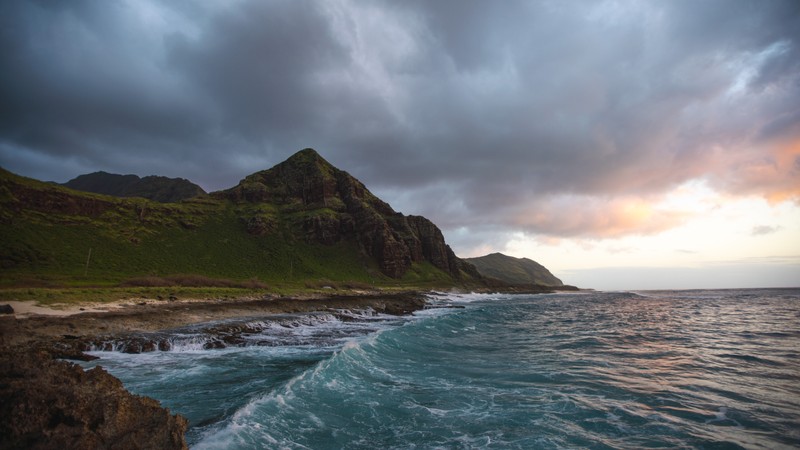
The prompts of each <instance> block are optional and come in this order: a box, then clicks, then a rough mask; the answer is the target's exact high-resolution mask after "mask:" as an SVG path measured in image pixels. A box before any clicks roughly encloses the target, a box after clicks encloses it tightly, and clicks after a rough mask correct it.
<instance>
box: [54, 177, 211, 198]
mask: <svg viewBox="0 0 800 450" xmlns="http://www.w3.org/2000/svg"><path fill="white" fill-rule="evenodd" d="M64 186H66V187H68V188H70V189H75V190H78V191H84V192H94V193H95V194H104V195H113V196H115V197H142V198H146V199H148V200H154V201H157V202H161V203H173V202H178V201H181V200H186V199H189V198H192V197H197V196H198V195H203V194H205V191H204V190H203V188H201V187H200V186H198V185H196V184H194V183H192V182H191V181H189V180H185V179H183V178H167V177H160V176H147V177H144V178H139V177H138V176H136V175H118V174H114V173H107V172H94V173H89V174H86V175H81V176H79V177H77V178H73V179H72V180H69V181H67V182H66V183H64Z"/></svg>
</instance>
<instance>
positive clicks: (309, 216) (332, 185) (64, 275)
mask: <svg viewBox="0 0 800 450" xmlns="http://www.w3.org/2000/svg"><path fill="white" fill-rule="evenodd" d="M0 236H2V237H1V238H0V267H2V270H0V286H12V285H36V284H42V283H45V284H47V283H50V284H70V285H75V284H94V285H97V284H114V283H118V282H121V281H124V280H126V279H129V278H132V277H146V276H157V277H165V276H170V275H176V274H196V275H201V276H206V277H215V278H227V279H233V280H250V279H254V278H255V279H257V280H259V281H264V282H267V283H276V284H292V283H302V282H303V280H330V281H333V282H337V283H343V282H363V283H369V284H385V285H392V284H402V285H417V286H420V285H430V286H452V285H454V284H462V283H471V282H476V281H477V282H480V280H481V276H480V275H479V274H478V272H477V271H476V270H475V268H474V267H473V266H472V265H470V264H468V263H465V262H464V261H463V260H461V259H459V258H457V257H456V256H455V254H454V253H453V251H452V250H451V249H450V247H449V246H447V244H446V243H445V242H444V238H443V236H442V233H441V231H440V230H439V229H438V228H437V227H436V225H434V224H433V223H432V222H430V221H429V220H427V219H425V218H424V217H420V216H405V215H403V214H400V213H398V212H396V211H394V210H393V209H392V208H391V207H390V206H389V205H388V204H387V203H385V202H383V201H382V200H380V199H378V198H377V197H375V196H374V195H373V194H372V193H370V192H369V190H368V189H367V188H366V187H365V186H364V185H363V184H362V183H361V182H359V181H358V180H356V179H355V178H353V177H352V176H351V175H349V174H348V173H347V172H344V171H342V170H339V169H337V168H335V167H333V166H332V165H331V164H330V163H328V162H327V161H325V159H323V158H322V157H321V156H320V155H319V154H318V153H317V152H315V151H314V150H311V149H306V150H302V151H300V152H298V153H296V154H295V155H294V156H292V157H291V158H289V159H288V160H286V161H285V162H283V163H281V164H279V165H277V166H275V167H273V168H272V169H269V170H265V171H262V172H258V173H255V174H253V175H250V176H248V177H247V178H245V179H244V180H242V181H241V182H240V183H239V184H238V185H236V186H235V187H233V188H231V189H228V190H225V191H220V192H215V193H212V194H209V195H207V196H200V197H194V198H190V199H187V200H183V201H180V202H177V203H159V202H156V201H151V200H147V199H144V198H120V197H113V196H108V195H101V194H93V193H86V192H80V191H76V190H72V189H69V188H66V187H63V186H58V185H53V184H51V183H43V182H40V181H37V180H32V179H29V178H24V177H21V176H17V175H15V174H12V173H10V172H8V171H5V170H2V169H0Z"/></svg>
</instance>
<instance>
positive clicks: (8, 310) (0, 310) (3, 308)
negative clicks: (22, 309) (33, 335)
mask: <svg viewBox="0 0 800 450" xmlns="http://www.w3.org/2000/svg"><path fill="white" fill-rule="evenodd" d="M0 314H14V308H12V307H11V305H0Z"/></svg>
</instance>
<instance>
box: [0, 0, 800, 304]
mask: <svg viewBox="0 0 800 450" xmlns="http://www.w3.org/2000/svg"><path fill="white" fill-rule="evenodd" d="M0 67H2V69H1V70H0V166H2V167H4V168H6V169H8V170H11V171H12V172H15V173H18V174H20V175H25V176H29V177H33V178H37V179H40V180H48V181H50V180H51V181H58V182H65V181H67V180H69V179H71V178H74V177H75V176H77V175H80V174H84V173H89V172H94V171H98V170H104V171H107V172H112V173H123V174H128V173H134V174H137V175H140V176H145V175H164V176H170V177H181V178H187V179H190V180H192V181H194V182H195V183H197V184H199V185H200V186H202V187H203V188H204V189H206V190H207V191H214V190H219V189H224V188H228V187H232V186H234V185H235V184H236V183H238V181H239V180H240V179H242V178H244V177H245V176H246V175H248V174H250V173H253V172H256V171H258V170H263V169H267V168H269V167H272V166H273V165H275V164H277V163H279V162H281V161H283V160H285V159H286V158H287V157H289V156H290V155H292V154H293V153H294V152H296V151H298V150H300V149H303V148H306V147H312V148H314V149H316V150H317V151H318V152H319V153H320V154H321V155H322V156H323V157H325V158H326V159H327V160H328V161H330V162H331V163H332V164H334V165H335V166H337V167H339V168H340V169H343V170H346V171H348V172H349V173H350V174H352V175H353V176H355V177H356V178H358V179H360V180H361V181H362V182H364V183H365V184H366V185H367V187H368V188H369V189H370V190H371V191H372V192H373V193H375V194H376V195H378V196H379V197H381V198H382V199H384V200H386V201H387V202H389V203H390V204H391V205H392V207H393V208H394V209H395V210H398V211H401V212H403V213H405V214H416V215H423V216H426V217H428V218H429V219H431V220H432V221H433V222H434V223H436V224H437V225H438V226H439V227H440V228H441V229H442V231H443V233H444V235H445V238H446V239H447V241H448V243H449V244H450V245H451V247H452V248H453V249H454V251H455V252H456V254H457V255H459V256H461V257H471V256H480V255H483V254H487V253H491V252H496V251H499V252H503V253H506V254H509V255H512V256H517V257H527V258H531V259H534V260H536V261H538V262H540V263H542V264H544V265H545V266H547V267H548V268H549V269H550V270H551V271H552V272H553V273H554V274H555V275H556V276H559V277H560V278H562V280H564V281H565V282H566V283H569V284H574V285H578V286H581V287H592V288H597V289H668V288H681V289H688V288H725V287H727V288H739V287H777V286H800V2H797V1H796V0H786V1H780V0H755V1H742V0H673V1H660V0H659V1H655V0H653V1H647V0H637V1H626V0H614V1H603V0H596V1H595V0H592V1H589V0H586V1H577V0H575V1H572V0H564V1H554V0H543V1H535V0H530V1H513V0H509V1H503V2H496V1H488V0H486V1H470V0H457V1H446V0H437V1H413V0H412V1H402V2H400V1H392V2H389V1H386V2H384V1H348V0H331V1H324V2H316V1H315V2H312V1H304V0H274V1H273V0H232V1H224V2H223V1H219V2H213V1H188V0H187V1H166V0H164V1H158V0H136V1H132V0H131V1H128V0H109V1H81V0H75V1H69V2H52V1H43V0H42V1H36V0H30V1H18V0H6V1H3V2H0Z"/></svg>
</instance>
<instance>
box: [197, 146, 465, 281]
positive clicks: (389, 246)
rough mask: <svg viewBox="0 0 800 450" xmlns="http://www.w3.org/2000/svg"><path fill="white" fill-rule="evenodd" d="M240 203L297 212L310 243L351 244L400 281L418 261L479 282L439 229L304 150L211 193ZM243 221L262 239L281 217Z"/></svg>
mask: <svg viewBox="0 0 800 450" xmlns="http://www.w3.org/2000/svg"><path fill="white" fill-rule="evenodd" d="M212 196H214V197H217V198H223V199H227V200H231V201H233V202H237V203H251V204H269V205H277V206H279V207H280V208H281V209H282V210H283V211H287V210H288V211H291V212H294V213H295V214H294V217H293V219H292V220H293V225H294V226H295V227H296V228H298V229H302V230H303V233H304V238H305V239H306V241H308V242H311V243H318V244H323V245H331V244H335V243H337V242H340V241H342V240H347V239H353V240H355V241H356V242H358V245H359V247H360V249H361V250H362V251H363V252H364V254H365V255H367V256H368V257H370V258H374V259H375V260H376V261H377V263H378V266H379V267H380V270H381V272H382V273H384V274H385V275H387V276H389V277H392V278H400V277H402V276H403V275H404V274H405V273H406V272H407V271H408V269H409V268H410V267H411V265H412V263H414V262H429V263H431V264H432V265H433V266H435V267H436V268H438V269H441V270H442V271H444V272H446V273H448V274H449V275H450V276H451V277H453V278H454V279H461V278H462V277H464V276H468V277H475V278H480V275H478V273H477V271H476V270H475V269H474V267H472V266H471V265H469V264H467V263H465V262H464V261H462V260H461V259H459V258H457V257H456V255H455V254H454V253H453V251H452V249H450V247H449V246H448V245H447V244H446V243H445V240H444V236H443V235H442V232H441V230H439V228H438V227H437V226H436V225H434V224H433V223H432V222H431V221H430V220H428V219H426V218H424V217H420V216H405V215H403V214H401V213H398V212H396V211H394V210H393V209H392V207H391V206H389V204H387V203H386V202H384V201H382V200H381V199H379V198H378V197H376V196H375V195H373V194H372V193H371V192H370V191H369V190H368V189H367V188H366V187H365V186H364V184H363V183H361V182H360V181H358V180H357V179H355V178H354V177H352V176H351V175H350V174H348V173H347V172H345V171H342V170H339V169H337V168H335V167H334V166H333V165H331V164H330V163H329V162H327V161H326V160H325V159H324V158H322V156H320V155H319V154H318V153H317V152H316V151H314V150H313V149H305V150H301V151H300V152H298V153H296V154H295V155H293V156H292V157H291V158H289V159H288V160H286V161H284V162H283V163H281V164H278V165H277V166H275V167H273V168H272V169H269V170H265V171H261V172H257V173H254V174H252V175H250V176H248V177H247V178H245V179H244V180H242V181H241V182H240V183H239V184H238V185H237V186H235V187H233V188H231V189H228V190H226V191H221V192H217V193H214V194H212ZM255 211H256V212H255V213H254V214H252V215H251V216H250V217H247V218H246V219H245V222H246V224H247V226H248V230H249V231H250V232H251V233H253V234H258V235H263V234H267V233H269V232H270V231H271V230H273V229H274V228H275V225H276V223H277V222H278V218H277V216H276V214H274V213H273V212H270V211H269V210H266V209H261V210H258V209H256V210H255Z"/></svg>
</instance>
